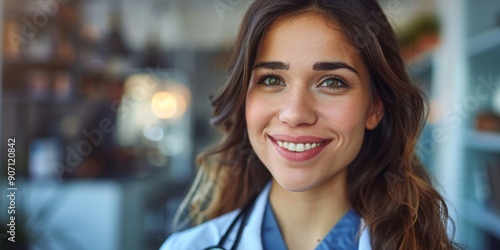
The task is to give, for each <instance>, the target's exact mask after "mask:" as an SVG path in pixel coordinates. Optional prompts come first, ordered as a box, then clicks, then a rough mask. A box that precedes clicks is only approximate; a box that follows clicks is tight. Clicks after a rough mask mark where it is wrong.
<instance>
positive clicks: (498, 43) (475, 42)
mask: <svg viewBox="0 0 500 250" xmlns="http://www.w3.org/2000/svg"><path fill="white" fill-rule="evenodd" d="M497 47H500V28H496V29H492V30H490V31H488V32H485V33H483V34H481V35H478V36H475V37H473V38H471V39H468V41H467V53H468V55H469V57H472V56H475V55H478V54H481V53H483V52H487V51H488V50H491V49H494V48H497Z"/></svg>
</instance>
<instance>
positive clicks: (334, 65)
mask: <svg viewBox="0 0 500 250" xmlns="http://www.w3.org/2000/svg"><path fill="white" fill-rule="evenodd" d="M258 68H264V69H270V70H288V69H290V65H289V64H288V63H284V62H279V61H271V62H260V63H257V64H255V66H253V69H254V70H255V69H258ZM336 69H348V70H350V71H352V72H354V73H356V74H357V75H358V71H357V70H356V69H355V68H354V67H352V66H350V65H349V64H347V63H344V62H336V61H334V62H316V63H315V64H314V65H313V70H316V71H329V70H336Z"/></svg>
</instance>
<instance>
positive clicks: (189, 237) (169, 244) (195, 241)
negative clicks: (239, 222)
mask: <svg viewBox="0 0 500 250" xmlns="http://www.w3.org/2000/svg"><path fill="white" fill-rule="evenodd" d="M238 211H239V210H235V211H232V212H229V213H227V214H224V215H222V216H219V217H217V218H215V219H212V220H209V221H207V222H204V223H202V224H200V225H198V226H195V227H193V228H190V229H187V230H184V231H181V232H178V233H174V234H172V235H171V236H170V237H168V239H167V240H166V241H165V243H163V245H162V246H161V247H160V250H171V249H175V250H184V249H190V250H191V249H204V248H206V247H207V246H215V245H217V243H218V242H219V240H220V238H221V237H222V235H223V234H224V232H225V231H226V229H227V228H228V227H229V225H230V224H231V222H232V221H233V219H234V218H235V217H236V215H237V213H238Z"/></svg>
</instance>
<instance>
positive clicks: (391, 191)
mask: <svg viewBox="0 0 500 250" xmlns="http://www.w3.org/2000/svg"><path fill="white" fill-rule="evenodd" d="M379 13H382V10H381V9H380V7H379V5H378V4H377V2H376V1H375V0H356V1H353V0H336V1H328V0H305V1H304V0H277V1H264V0H257V1H255V2H254V3H253V4H252V5H251V6H250V8H249V10H248V12H247V15H246V16H245V18H244V20H243V24H242V26H241V29H240V34H239V36H238V40H237V43H236V47H235V50H234V54H233V60H232V63H231V67H230V71H229V76H228V79H227V81H226V83H225V85H224V87H223V88H222V90H221V91H220V93H219V94H218V96H216V97H215V98H214V99H212V101H213V105H214V118H213V120H212V123H213V124H214V125H215V126H216V127H218V128H219V129H220V131H221V133H222V134H223V135H224V136H223V137H222V139H221V141H220V142H219V143H218V144H217V145H215V146H214V148H212V149H210V150H208V151H206V152H204V153H202V154H201V155H200V156H199V158H198V163H199V166H200V169H199V173H198V176H197V178H196V180H195V183H194V184H193V187H192V189H191V191H190V193H189V195H188V197H186V200H185V202H184V206H182V207H181V208H180V209H179V217H178V222H181V219H182V216H181V215H183V216H186V215H187V217H186V219H187V220H189V221H190V222H192V223H193V224H195V225H197V226H196V227H194V228H191V229H189V230H186V231H183V232H180V233H177V234H174V235H173V236H171V237H170V238H169V239H168V240H167V241H166V242H165V244H164V246H163V248H162V249H176V250H177V249H225V248H231V249H252V250H255V249H273V250H274V249H455V248H459V247H458V246H456V245H455V244H454V243H453V242H452V241H451V240H450V239H449V237H448V235H447V233H446V228H447V222H448V220H449V218H448V214H447V207H446V204H445V202H444V200H443V198H442V197H441V195H440V194H439V193H438V192H437V191H436V190H435V189H434V188H433V187H432V184H431V178H430V176H429V175H428V174H427V172H426V171H425V168H424V167H423V166H422V165H421V164H420V162H419V159H418V157H417V156H416V154H415V146H416V142H417V139H418V137H419V135H420V132H421V129H422V126H423V124H424V120H425V98H424V97H423V95H422V93H421V91H420V90H419V89H418V88H416V87H415V86H414V85H413V84H411V83H410V81H409V79H408V76H407V75H406V73H405V69H404V65H403V62H402V60H401V55H400V51H399V47H398V45H397V42H396V39H395V35H394V32H393V30H392V29H391V28H390V25H389V23H388V22H387V19H386V18H385V17H384V16H383V15H379ZM380 16H382V17H383V18H380ZM368 24H369V25H368ZM248 145H250V147H248ZM198 224H200V225H198Z"/></svg>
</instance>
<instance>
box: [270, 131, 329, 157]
mask: <svg viewBox="0 0 500 250" xmlns="http://www.w3.org/2000/svg"><path fill="white" fill-rule="evenodd" d="M269 139H270V141H271V143H272V144H273V145H274V148H275V150H276V151H277V152H278V154H279V155H281V156H282V157H283V158H285V159H286V160H288V161H291V162H303V161H307V160H310V159H313V158H315V157H316V156H318V155H319V154H320V153H321V152H323V150H324V149H325V148H326V146H327V145H328V144H330V142H331V141H332V140H331V139H326V138H318V137H314V136H290V135H270V136H269Z"/></svg>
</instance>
